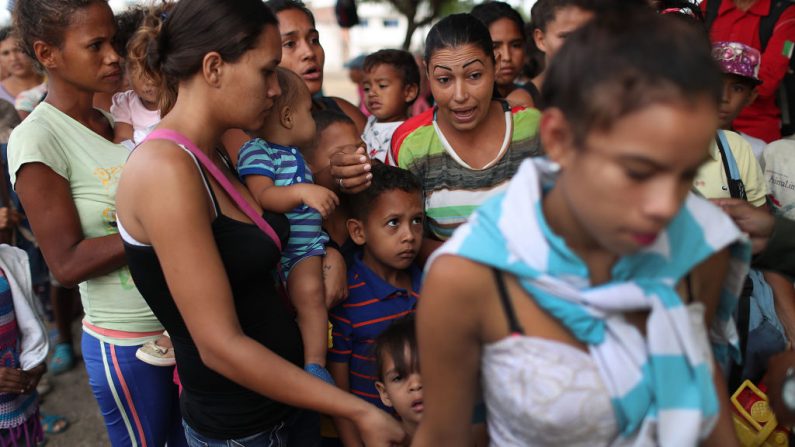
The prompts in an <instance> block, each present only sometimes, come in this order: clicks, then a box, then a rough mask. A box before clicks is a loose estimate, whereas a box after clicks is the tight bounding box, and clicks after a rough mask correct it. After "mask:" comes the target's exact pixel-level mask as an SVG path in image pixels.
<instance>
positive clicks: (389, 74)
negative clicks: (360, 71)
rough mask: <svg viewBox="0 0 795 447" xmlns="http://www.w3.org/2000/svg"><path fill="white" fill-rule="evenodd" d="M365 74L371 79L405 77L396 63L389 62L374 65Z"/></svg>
mask: <svg viewBox="0 0 795 447" xmlns="http://www.w3.org/2000/svg"><path fill="white" fill-rule="evenodd" d="M365 75H366V77H367V78H369V79H382V78H383V79H399V80H402V79H403V76H402V75H401V73H400V72H399V71H398V70H397V68H395V66H394V65H392V64H387V63H379V64H377V65H374V66H373V67H371V68H370V70H369V71H367V72H365Z"/></svg>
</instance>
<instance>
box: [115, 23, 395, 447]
mask: <svg viewBox="0 0 795 447" xmlns="http://www.w3.org/2000/svg"><path fill="white" fill-rule="evenodd" d="M280 56H281V51H280V49H279V36H278V30H277V29H276V28H275V27H274V26H266V27H265V30H264V31H263V33H262V35H261V36H260V37H259V39H258V42H257V45H256V46H255V47H254V48H253V49H251V50H250V51H248V52H246V53H245V54H244V55H243V56H242V57H241V58H240V60H238V61H237V62H235V63H228V62H225V61H224V60H223V59H222V58H221V57H220V55H219V54H218V53H216V52H210V53H207V54H206V55H205V56H204V58H203V60H202V65H201V69H200V71H199V72H197V73H196V74H195V75H193V76H192V77H191V78H189V79H186V80H184V81H182V82H180V85H179V90H180V95H179V97H178V99H177V102H176V104H175V106H174V109H173V110H172V112H171V113H169V114H168V115H167V116H166V117H165V118H164V119H163V121H162V122H161V125H160V127H161V128H166V129H174V130H176V131H178V132H180V133H182V134H183V135H185V136H186V137H188V138H189V139H190V140H191V141H193V142H194V143H195V144H196V145H197V146H198V147H199V148H201V150H202V151H204V152H205V153H206V154H207V155H208V156H209V157H211V158H212V160H213V162H214V163H215V164H216V166H217V167H218V168H219V169H221V170H222V172H224V174H225V175H226V177H227V178H228V179H229V180H230V182H232V184H233V185H234V187H235V189H236V190H237V191H238V192H239V193H240V194H241V195H242V196H243V198H244V199H245V200H246V201H247V202H248V204H249V205H250V206H251V207H252V208H253V209H254V210H255V211H257V212H261V211H262V209H261V207H260V206H259V204H258V203H257V202H256V200H254V197H252V196H251V194H250V193H249V192H248V190H246V188H245V187H244V186H243V184H241V183H240V182H239V180H237V178H236V176H235V174H234V172H232V171H230V170H229V169H228V168H227V167H226V166H225V165H224V164H223V162H222V161H221V160H220V159H219V156H218V155H216V152H215V150H214V148H215V147H217V145H218V144H219V143H220V140H221V136H222V134H223V133H224V131H225V130H226V129H229V128H238V129H241V128H242V129H249V130H254V129H258V128H260V127H261V126H262V124H263V122H264V120H265V119H266V116H267V114H268V112H269V109H270V108H271V107H272V106H273V99H274V98H275V97H276V96H277V95H278V94H279V93H280V92H279V87H278V83H277V80H276V76H275V69H276V66H277V65H278V63H279V58H280ZM252 92H255V94H254V96H252ZM244 98H245V99H246V100H245V101H244V100H243V99H244ZM210 184H211V187H212V188H213V190H214V191H216V194H215V195H216V197H217V198H218V205H219V207H220V209H221V212H222V213H223V214H224V215H226V216H228V217H229V218H231V219H235V220H239V221H243V222H250V221H249V219H248V218H247V217H246V215H245V214H244V213H243V212H241V211H240V210H239V209H238V208H237V207H236V206H235V205H234V202H232V200H231V199H230V198H229V197H228V196H227V195H226V194H224V193H223V189H222V188H220V187H219V185H218V184H216V182H215V181H214V180H212V179H211V180H210ZM142 196H144V197H151V200H148V201H147V202H146V203H142V202H141V201H140V200H136V199H137V198H139V197H142ZM117 202H118V213H119V216H120V219H121V220H123V221H124V223H125V227H126V228H127V230H128V231H129V232H130V234H131V235H132V236H133V237H134V238H135V239H137V240H139V241H141V242H143V243H147V244H151V245H152V246H153V247H154V248H155V250H156V251H157V253H158V259H159V261H160V264H161V265H162V268H163V273H164V274H165V278H166V282H167V283H168V286H169V289H170V290H171V292H172V295H173V297H174V301H175V303H176V305H177V308H178V309H179V311H180V314H181V315H182V318H183V319H184V321H185V323H186V325H187V327H188V330H189V331H190V333H191V336H192V338H193V340H194V342H195V343H196V346H197V348H198V350H199V354H200V356H201V358H202V361H203V362H204V363H205V364H206V365H207V366H208V367H209V368H211V369H213V370H214V371H216V372H218V373H219V374H221V375H223V376H225V377H227V378H229V379H230V380H232V381H234V382H236V383H238V384H240V385H242V386H244V387H246V388H249V389H251V390H254V391H256V392H258V393H261V394H263V395H266V396H268V397H270V398H272V399H274V400H277V401H280V402H284V403H286V404H288V405H293V406H297V407H302V408H309V409H312V410H314V411H318V412H321V413H325V414H331V415H335V416H339V417H345V418H347V419H350V420H352V421H353V422H354V423H355V424H356V425H357V427H358V428H359V430H360V433H362V436H363V438H364V439H365V440H366V441H367V442H368V445H373V446H388V445H390V444H391V443H396V442H400V441H401V440H402V439H403V438H404V436H405V434H404V433H403V432H402V430H401V429H400V427H399V426H398V424H397V423H396V422H395V421H393V420H391V419H390V417H389V416H388V415H386V414H385V413H383V412H381V411H379V410H377V409H374V408H372V407H370V406H368V405H367V404H366V403H365V402H364V401H362V400H361V399H358V398H357V397H355V396H353V395H350V394H348V393H344V392H342V391H340V390H339V389H337V388H336V387H334V386H331V385H328V384H326V383H324V382H323V381H321V380H319V379H316V378H314V377H312V376H310V375H309V374H307V373H305V372H304V371H303V370H301V369H300V368H298V367H296V366H295V365H293V364H291V363H289V362H287V361H286V360H285V359H283V358H281V357H279V356H278V355H276V354H274V353H273V352H272V351H270V350H269V349H267V348H266V347H264V346H263V345H261V344H259V343H258V342H256V341H254V340H252V339H251V338H249V337H248V336H246V335H245V334H244V333H243V331H242V329H241V327H240V323H239V320H238V317H237V314H236V313H235V308H234V304H233V298H232V293H231V288H230V285H229V279H228V278H227V276H226V272H225V269H224V266H223V264H222V262H221V258H220V255H219V253H218V248H217V246H216V244H215V239H214V237H213V234H212V229H211V223H212V220H213V219H214V217H215V216H214V211H213V207H212V204H211V203H210V199H209V198H208V195H207V191H206V190H205V189H204V186H203V185H202V181H201V176H200V174H199V172H198V171H197V169H196V165H195V164H194V162H193V161H192V160H191V158H190V157H188V156H186V154H185V153H184V151H183V150H181V149H180V148H179V147H178V146H176V145H175V144H173V143H171V142H168V141H162V140H157V141H151V142H147V143H145V144H143V145H142V146H140V147H139V148H138V149H136V151H135V152H134V153H133V154H132V156H131V157H130V160H129V161H128V163H127V165H126V167H125V172H124V174H123V175H122V179H121V183H120V185H119V191H118V195H117ZM173 222H180V225H173ZM195 271H201V272H202V275H198V276H197V275H192V274H186V272H195ZM208 325H211V326H212V327H213V328H214V329H213V331H207V330H206V328H207V327H209V326H208Z"/></svg>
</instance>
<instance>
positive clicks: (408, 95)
mask: <svg viewBox="0 0 795 447" xmlns="http://www.w3.org/2000/svg"><path fill="white" fill-rule="evenodd" d="M419 94H420V86H419V85H417V84H409V85H406V86H405V87H403V101H405V102H406V104H408V103H411V102H412V101H414V100H415V99H417V95H419Z"/></svg>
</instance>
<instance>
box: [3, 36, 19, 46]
mask: <svg viewBox="0 0 795 447" xmlns="http://www.w3.org/2000/svg"><path fill="white" fill-rule="evenodd" d="M18 45H19V41H18V40H17V38H16V37H14V36H12V35H9V36H8V37H6V38H5V39H3V40H0V47H13V46H18Z"/></svg>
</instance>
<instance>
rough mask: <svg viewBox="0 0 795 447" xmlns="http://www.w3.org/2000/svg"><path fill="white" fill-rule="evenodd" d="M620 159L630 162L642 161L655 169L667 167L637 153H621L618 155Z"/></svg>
mask: <svg viewBox="0 0 795 447" xmlns="http://www.w3.org/2000/svg"><path fill="white" fill-rule="evenodd" d="M619 159H620V160H621V161H625V162H630V163H643V164H647V165H650V166H651V167H653V168H654V169H657V170H666V169H668V168H667V167H666V166H664V165H662V164H660V163H658V162H656V161H654V160H652V159H649V158H646V157H642V156H639V155H621V156H619Z"/></svg>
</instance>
